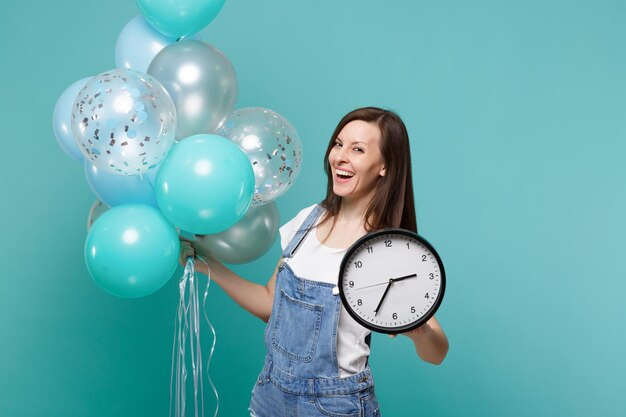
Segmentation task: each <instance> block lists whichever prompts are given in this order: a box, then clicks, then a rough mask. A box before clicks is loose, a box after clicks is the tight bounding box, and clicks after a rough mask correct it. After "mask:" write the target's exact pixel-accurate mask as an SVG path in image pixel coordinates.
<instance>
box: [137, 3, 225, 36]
mask: <svg viewBox="0 0 626 417" xmlns="http://www.w3.org/2000/svg"><path fill="white" fill-rule="evenodd" d="M223 5H224V0H176V1H172V0H137V6H139V10H140V11H141V13H142V14H143V15H144V17H145V18H146V20H147V21H148V23H150V24H151V25H152V26H153V27H154V28H155V29H157V30H158V31H159V32H161V33H162V34H164V35H166V36H169V37H172V38H176V39H178V38H186V37H189V36H190V35H192V34H194V33H197V32H200V31H201V30H202V29H204V28H205V27H206V25H208V24H209V23H211V21H212V20H213V19H215V16H217V14H218V13H219V12H220V10H221V9H222V6H223Z"/></svg>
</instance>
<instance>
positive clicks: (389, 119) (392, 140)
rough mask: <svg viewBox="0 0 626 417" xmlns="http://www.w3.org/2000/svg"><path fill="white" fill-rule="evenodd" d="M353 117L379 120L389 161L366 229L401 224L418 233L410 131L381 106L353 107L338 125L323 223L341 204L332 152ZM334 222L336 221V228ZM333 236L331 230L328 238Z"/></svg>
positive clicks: (326, 169)
mask: <svg viewBox="0 0 626 417" xmlns="http://www.w3.org/2000/svg"><path fill="white" fill-rule="evenodd" d="M353 120H362V121H365V122H370V123H375V124H376V125H377V126H378V128H379V129H380V133H381V143H380V151H381V154H382V157H383V160H384V163H385V175H384V176H382V177H379V178H378V184H377V186H376V187H377V191H376V194H375V195H374V197H373V198H372V201H371V202H370V204H369V205H368V207H367V209H366V211H365V219H366V220H365V230H367V231H368V232H371V231H376V230H380V229H385V228H389V227H401V228H403V229H408V230H412V231H413V232H415V233H417V223H416V220H415V202H414V201H413V180H412V171H411V149H410V146H409V134H408V132H407V130H406V126H405V125H404V122H403V121H402V119H400V116H398V115H397V114H396V113H394V112H392V111H390V110H384V109H380V108H378V107H363V108H360V109H356V110H353V111H351V112H350V113H348V114H346V115H345V116H344V117H343V119H341V121H340V122H339V124H338V125H337V127H336V128H335V131H334V132H333V135H332V137H331V138H330V142H329V144H328V149H326V155H325V156H324V172H326V177H327V178H328V183H327V186H326V198H325V199H324V200H322V201H321V203H320V204H321V205H322V207H323V208H324V209H325V210H326V213H325V215H324V216H323V218H322V219H321V221H320V223H319V224H320V225H321V224H323V223H325V222H326V221H328V220H329V219H330V218H331V217H334V216H336V215H337V213H339V208H340V207H341V197H339V196H337V195H336V194H335V193H334V192H333V174H332V171H331V170H330V168H329V162H328V155H329V154H330V151H331V149H332V148H333V146H334V144H335V140H336V139H337V136H339V132H341V129H343V128H344V126H345V125H347V124H348V123H350V122H352V121H353ZM334 226H335V224H334V221H333V226H332V228H334ZM332 228H331V232H332ZM329 236H330V233H329V234H328V235H327V236H326V238H325V239H324V240H326V239H327V238H328V237H329Z"/></svg>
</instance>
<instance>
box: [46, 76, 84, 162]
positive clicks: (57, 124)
mask: <svg viewBox="0 0 626 417" xmlns="http://www.w3.org/2000/svg"><path fill="white" fill-rule="evenodd" d="M89 80H91V77H87V78H83V79H82V80H78V81H76V82H74V83H73V84H72V85H70V86H69V87H67V88H66V89H65V91H63V93H62V94H61V96H60V97H59V99H58V100H57V103H56V105H55V106H54V114H53V115H52V131H53V132H54V137H55V138H56V140H57V143H58V144H59V146H60V147H61V149H63V151H64V152H65V153H66V154H68V155H69V156H70V157H72V159H74V160H75V161H78V162H82V161H83V160H84V159H85V158H84V157H83V153H82V152H81V151H80V149H79V148H78V144H77V143H76V139H74V134H73V133H72V106H73V105H74V99H76V96H77V95H78V93H79V92H80V90H81V89H82V88H83V87H84V86H85V84H87V82H88V81H89Z"/></svg>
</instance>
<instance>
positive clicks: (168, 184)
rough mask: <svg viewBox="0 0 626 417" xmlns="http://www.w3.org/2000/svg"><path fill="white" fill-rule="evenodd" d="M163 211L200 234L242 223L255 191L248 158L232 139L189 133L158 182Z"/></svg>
mask: <svg viewBox="0 0 626 417" xmlns="http://www.w3.org/2000/svg"><path fill="white" fill-rule="evenodd" d="M154 190H155V194H156V198H157V202H158V204H159V208H160V209H161V212H162V213H163V215H164V216H165V217H166V218H167V219H168V220H169V221H170V222H171V223H172V224H174V225H175V226H177V227H179V228H181V229H183V230H186V231H188V232H191V233H195V234H201V235H206V234H211V233H219V232H221V231H224V230H226V229H228V228H229V227H231V226H232V225H234V224H235V223H237V222H238V221H239V220H240V219H241V218H242V217H243V215H244V214H245V213H246V211H247V210H248V207H250V203H251V202H252V196H253V195H254V171H253V170H252V165H251V164H250V161H249V160H248V157H247V156H246V155H245V154H244V153H243V152H242V151H241V150H240V149H239V147H238V146H237V145H236V144H234V143H233V142H231V141H230V140H228V139H226V138H224V137H222V136H218V135H210V134H201V135H194V136H190V137H188V138H186V139H184V140H182V141H180V142H178V143H177V144H175V145H174V147H173V148H172V149H171V151H170V153H169V154H168V156H167V158H166V159H165V161H163V164H162V166H161V168H160V169H159V172H158V173H157V177H156V181H155V187H154Z"/></svg>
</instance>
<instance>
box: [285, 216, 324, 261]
mask: <svg viewBox="0 0 626 417" xmlns="http://www.w3.org/2000/svg"><path fill="white" fill-rule="evenodd" d="M323 210H324V209H323V208H322V206H321V205H319V204H317V205H316V206H315V207H314V208H313V211H311V213H310V214H309V215H308V216H307V218H306V219H304V222H303V223H302V225H301V226H300V228H299V229H298V231H297V232H296V234H295V235H294V236H293V238H292V239H291V242H289V244H288V245H287V247H286V248H285V250H284V251H283V258H291V257H292V256H293V255H294V254H295V253H296V251H297V250H298V248H299V247H300V244H301V243H302V242H303V241H304V238H305V236H306V235H307V233H309V230H311V227H312V226H313V224H314V223H315V221H316V220H317V219H318V217H319V216H320V214H322V211H323Z"/></svg>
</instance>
